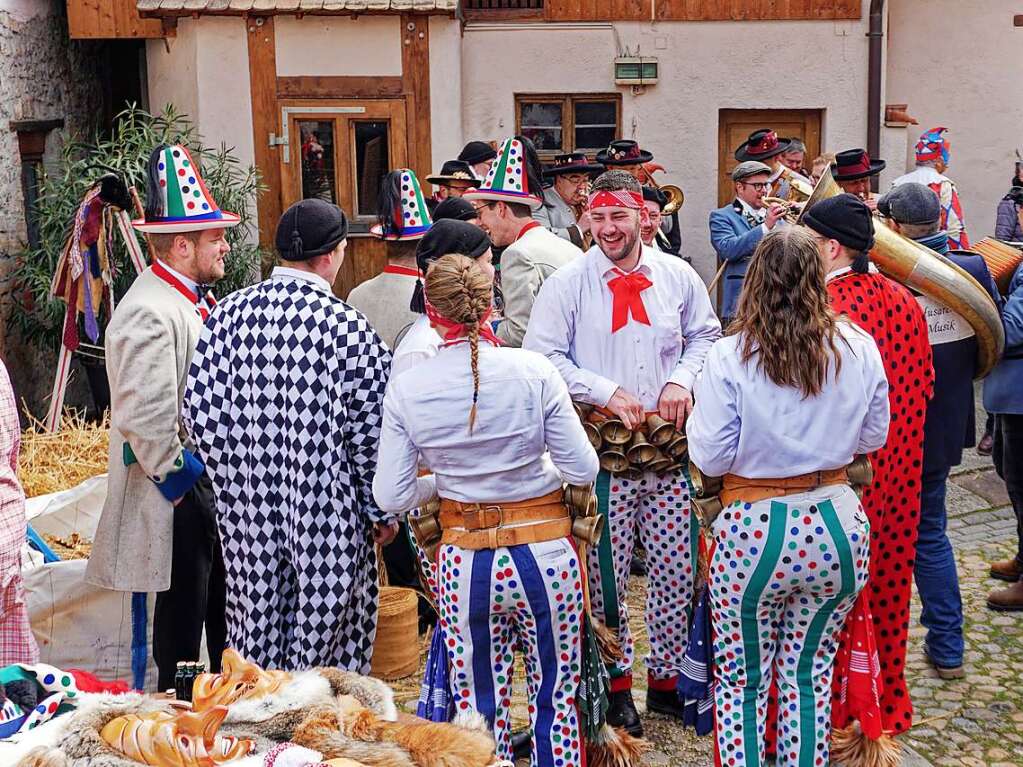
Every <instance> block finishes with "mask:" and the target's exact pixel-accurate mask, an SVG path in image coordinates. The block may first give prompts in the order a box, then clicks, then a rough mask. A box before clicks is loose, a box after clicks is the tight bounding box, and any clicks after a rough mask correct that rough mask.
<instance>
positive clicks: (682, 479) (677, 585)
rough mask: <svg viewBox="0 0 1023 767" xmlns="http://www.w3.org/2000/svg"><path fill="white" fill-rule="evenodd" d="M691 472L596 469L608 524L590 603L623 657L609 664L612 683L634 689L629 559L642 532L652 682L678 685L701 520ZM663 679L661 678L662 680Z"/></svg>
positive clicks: (590, 560)
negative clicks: (636, 474) (632, 473)
mask: <svg viewBox="0 0 1023 767" xmlns="http://www.w3.org/2000/svg"><path fill="white" fill-rule="evenodd" d="M689 488H690V483H689V477H688V476H687V475H686V473H685V472H684V471H679V472H677V473H673V474H666V475H664V476H661V477H659V476H657V475H656V474H653V473H652V472H645V473H644V474H643V475H642V476H641V477H640V478H639V479H635V480H633V479H625V478H623V477H613V476H611V475H610V474H608V473H607V472H605V471H601V472H600V474H599V475H598V477H597V486H596V491H597V507H598V510H599V513H600V514H602V515H604V517H605V525H604V532H603V534H602V535H601V538H600V541H599V543H598V544H597V546H595V547H593V548H592V549H590V551H589V553H588V556H587V566H588V568H589V576H590V608H591V611H592V613H593V615H594V616H596V617H597V618H598V619H599V620H601V621H603V622H604V624H605V625H606V626H607V627H608V628H610V629H614V630H615V631H616V632H617V634H618V638H619V640H620V642H621V645H622V651H623V654H624V656H625V660H624V661H623V662H622V663H621V664H620V666H618V667H616V668H611V669H610V672H611V677H612V682H611V684H612V689H613V690H621V689H628V688H629V686H630V685H631V679H632V664H633V661H634V659H635V647H634V643H633V640H632V633H631V632H630V631H629V608H628V605H627V604H626V598H627V596H628V584H629V564H630V562H631V561H632V549H633V546H634V545H635V541H636V536H637V535H638V536H639V540H640V542H641V543H642V544H643V549H644V550H645V551H646V566H647V598H646V614H645V617H646V626H647V634H648V637H649V640H650V653H649V654H648V655H647V657H646V658H645V660H646V666H647V671H648V673H649V677H650V685H651V686H652V687H657V688H663V689H672V690H674V689H675V681H676V679H677V678H678V675H679V672H680V671H681V670H682V658H683V657H684V656H685V652H686V643H687V642H688V640H689V622H690V615H691V612H692V600H693V585H694V580H695V572H696V560H697V547H698V545H699V535H698V532H699V524H698V522H697V520H696V516H695V515H694V514H693V512H692V509H691V508H690V504H689V495H690V490H689ZM658 683H660V684H658Z"/></svg>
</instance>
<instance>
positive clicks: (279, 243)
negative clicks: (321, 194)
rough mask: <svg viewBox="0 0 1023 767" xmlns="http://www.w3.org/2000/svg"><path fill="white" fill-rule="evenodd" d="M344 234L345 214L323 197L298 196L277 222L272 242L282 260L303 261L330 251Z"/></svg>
mask: <svg viewBox="0 0 1023 767" xmlns="http://www.w3.org/2000/svg"><path fill="white" fill-rule="evenodd" d="M347 236H348V218H347V217H346V216H345V212H344V211H343V210H341V208H339V207H338V206H337V205H334V204H332V203H329V202H327V201H326V200H317V199H309V200H299V201H298V202H296V203H295V204H294V205H292V206H291V207H290V208H288V209H287V210H286V211H284V215H283V216H281V220H280V221H279V222H278V223H277V233H276V235H275V236H274V245H275V246H276V247H277V252H278V253H280V254H281V258H283V259H284V260H285V261H306V260H308V259H310V258H315V257H316V256H322V255H323V254H324V253H330V251H332V250H333V249H334V248H336V247H337V246H338V243H339V242H341V240H343V239H344V238H345V237H347Z"/></svg>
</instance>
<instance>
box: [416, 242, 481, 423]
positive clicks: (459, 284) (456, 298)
mask: <svg viewBox="0 0 1023 767" xmlns="http://www.w3.org/2000/svg"><path fill="white" fill-rule="evenodd" d="M425 287H426V300H427V301H429V302H430V305H431V306H433V308H434V309H436V310H437V312H439V313H440V315H441V316H442V317H444V318H445V319H446V320H449V321H451V322H454V323H457V324H459V325H465V329H466V338H468V340H469V358H470V360H471V362H470V364H471V365H472V407H471V408H470V409H469V432H470V433H472V429H473V426H475V424H476V403H477V401H478V400H479V396H480V371H479V355H480V325H479V324H480V320H482V319H483V318H484V317H485V316H486V315H487V312H488V311H489V310H490V304H491V302H492V300H493V297H494V285H493V282H492V281H491V279H490V276H489V275H488V274H487V273H486V272H484V271H483V269H482V268H481V267H480V265H479V264H477V263H476V261H475V260H473V259H471V258H468V257H466V256H462V255H457V254H454V253H452V254H448V255H446V256H441V257H440V258H438V259H437V260H436V261H435V262H434V263H433V264H431V265H430V268H429V269H428V270H427V272H426V283H425Z"/></svg>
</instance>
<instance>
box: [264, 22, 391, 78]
mask: <svg viewBox="0 0 1023 767" xmlns="http://www.w3.org/2000/svg"><path fill="white" fill-rule="evenodd" d="M274 29H275V32H276V36H277V74H278V75H279V76H281V77H291V76H298V75H400V74H401V18H400V17H399V16H358V17H354V18H349V17H347V16H344V17H336V18H335V17H330V16H303V17H302V18H301V19H299V18H297V17H295V16H278V17H277V18H276V20H275V22H274Z"/></svg>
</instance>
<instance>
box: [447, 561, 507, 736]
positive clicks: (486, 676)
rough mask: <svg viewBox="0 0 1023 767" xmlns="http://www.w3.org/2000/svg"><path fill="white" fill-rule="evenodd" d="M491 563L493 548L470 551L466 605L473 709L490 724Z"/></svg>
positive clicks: (492, 708) (494, 711) (492, 707)
mask: <svg viewBox="0 0 1023 767" xmlns="http://www.w3.org/2000/svg"><path fill="white" fill-rule="evenodd" d="M493 565H494V550H493V549H482V550H480V551H477V552H475V553H474V555H473V558H472V574H471V575H470V582H469V604H468V607H467V609H468V610H469V636H471V637H472V685H473V691H474V693H475V695H476V710H477V711H478V712H479V713H480V714H482V715H483V716H485V717H486V719H487V722H489V723H490V726H491V728H493V726H494V719H495V718H496V715H497V701H496V700H495V698H494V663H493V659H492V657H491V656H492V654H493V650H492V648H491V646H490V604H491V603H490V579H491V573H492V572H493ZM456 704H457V701H456Z"/></svg>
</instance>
